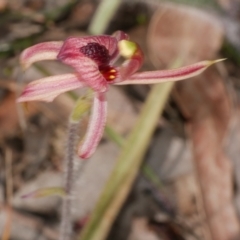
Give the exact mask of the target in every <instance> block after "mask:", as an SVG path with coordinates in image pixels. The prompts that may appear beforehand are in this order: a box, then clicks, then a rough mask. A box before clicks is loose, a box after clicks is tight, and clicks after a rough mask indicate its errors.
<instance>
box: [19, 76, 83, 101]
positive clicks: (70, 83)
mask: <svg viewBox="0 0 240 240" xmlns="http://www.w3.org/2000/svg"><path fill="white" fill-rule="evenodd" d="M84 86H85V84H84V83H83V82H81V81H79V79H78V77H77V75H76V74H70V73H69V74H62V75H56V76H51V77H46V78H42V79H39V80H36V81H33V82H31V83H29V84H28V85H27V86H26V87H25V89H24V91H23V93H22V94H21V96H20V97H19V98H18V99H17V102H27V101H34V100H40V101H46V102H51V101H53V99H54V98H55V97H57V96H58V95H59V94H61V93H64V92H67V91H70V90H74V89H77V88H82V87H84Z"/></svg>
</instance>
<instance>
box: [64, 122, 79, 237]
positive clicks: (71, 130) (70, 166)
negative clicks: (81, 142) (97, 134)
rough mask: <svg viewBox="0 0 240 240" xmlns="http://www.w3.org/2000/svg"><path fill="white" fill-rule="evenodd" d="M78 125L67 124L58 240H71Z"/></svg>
mask: <svg viewBox="0 0 240 240" xmlns="http://www.w3.org/2000/svg"><path fill="white" fill-rule="evenodd" d="M77 128H78V124H77V123H72V122H70V123H69V127H68V136H67V143H66V156H65V178H64V189H65V193H66V195H65V196H64V197H63V202H62V216H61V225H60V236H59V240H70V239H72V226H71V208H72V200H73V185H74V172H75V171H74V156H75V140H76V136H77V135H76V132H77Z"/></svg>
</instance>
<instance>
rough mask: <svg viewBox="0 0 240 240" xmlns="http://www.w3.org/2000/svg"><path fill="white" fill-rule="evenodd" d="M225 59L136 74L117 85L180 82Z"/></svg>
mask: <svg viewBox="0 0 240 240" xmlns="http://www.w3.org/2000/svg"><path fill="white" fill-rule="evenodd" d="M223 60H224V59H219V60H216V61H202V62H198V63H195V64H192V65H189V66H186V67H181V68H176V69H171V70H160V71H148V72H140V73H135V74H133V75H132V76H131V77H129V78H128V79H127V80H125V81H123V82H119V83H116V84H118V85H127V84H153V83H161V82H168V81H179V80H183V79H187V78H191V77H194V76H196V75H198V74H200V73H202V72H203V71H204V70H206V69H207V68H208V67H209V66H211V65H212V64H214V63H217V62H220V61H223Z"/></svg>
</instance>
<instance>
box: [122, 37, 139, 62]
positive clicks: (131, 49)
mask: <svg viewBox="0 0 240 240" xmlns="http://www.w3.org/2000/svg"><path fill="white" fill-rule="evenodd" d="M118 49H119V53H120V55H121V56H123V57H125V58H131V57H132V56H133V55H134V54H135V53H136V51H137V49H138V46H137V44H136V43H135V42H131V41H128V40H121V41H120V42H119V43H118Z"/></svg>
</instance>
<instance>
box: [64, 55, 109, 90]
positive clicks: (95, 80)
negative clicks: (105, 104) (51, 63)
mask: <svg viewBox="0 0 240 240" xmlns="http://www.w3.org/2000/svg"><path fill="white" fill-rule="evenodd" d="M63 62H64V63H65V64H68V65H69V66H71V67H73V68H74V69H75V70H76V71H77V73H78V74H79V77H80V78H81V80H82V81H84V82H85V83H86V84H87V85H88V86H89V87H91V88H92V89H93V90H94V91H97V92H105V91H106V90H107V88H108V83H107V81H106V79H105V78H104V77H103V75H102V74H101V73H100V72H99V69H98V65H97V64H96V63H95V62H94V61H93V60H91V59H90V58H87V57H72V58H65V59H64V60H63Z"/></svg>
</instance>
